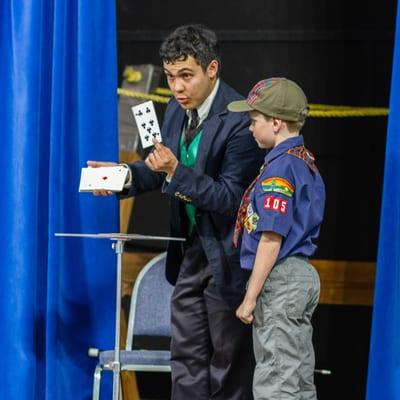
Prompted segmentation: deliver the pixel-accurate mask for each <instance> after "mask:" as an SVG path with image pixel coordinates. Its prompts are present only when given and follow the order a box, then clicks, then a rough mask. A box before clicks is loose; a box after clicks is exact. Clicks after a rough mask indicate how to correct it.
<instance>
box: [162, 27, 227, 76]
mask: <svg viewBox="0 0 400 400" xmlns="http://www.w3.org/2000/svg"><path fill="white" fill-rule="evenodd" d="M159 54H160V57H161V60H162V61H163V62H165V63H167V64H169V63H173V62H175V61H178V60H186V59H187V58H188V57H189V56H192V57H193V58H194V59H195V60H196V61H197V63H198V64H199V65H200V66H201V68H202V69H203V70H204V71H205V70H206V69H207V67H208V65H209V64H210V62H211V61H212V60H217V61H218V64H219V66H221V59H220V53H219V45H218V39H217V35H216V34H215V33H214V32H213V31H212V30H210V29H208V28H206V27H205V26H203V25H200V24H192V25H183V26H180V27H179V28H177V29H175V30H174V31H173V32H172V33H171V34H170V35H169V36H168V37H167V38H166V39H165V40H164V42H163V43H162V44H161V47H160V51H159Z"/></svg>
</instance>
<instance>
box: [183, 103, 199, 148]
mask: <svg viewBox="0 0 400 400" xmlns="http://www.w3.org/2000/svg"><path fill="white" fill-rule="evenodd" d="M189 118H190V119H189V121H188V123H187V124H186V127H185V143H186V146H189V145H190V143H191V142H192V140H193V139H194V138H195V136H196V135H197V125H198V124H199V113H198V112H197V109H196V108H194V109H193V110H189Z"/></svg>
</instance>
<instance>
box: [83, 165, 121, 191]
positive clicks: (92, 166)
mask: <svg viewBox="0 0 400 400" xmlns="http://www.w3.org/2000/svg"><path fill="white" fill-rule="evenodd" d="M86 164H87V166H88V167H91V168H99V167H115V166H116V165H118V163H116V162H110V161H91V160H89V161H86ZM92 193H93V196H111V195H112V194H113V192H112V191H111V190H93V192H92Z"/></svg>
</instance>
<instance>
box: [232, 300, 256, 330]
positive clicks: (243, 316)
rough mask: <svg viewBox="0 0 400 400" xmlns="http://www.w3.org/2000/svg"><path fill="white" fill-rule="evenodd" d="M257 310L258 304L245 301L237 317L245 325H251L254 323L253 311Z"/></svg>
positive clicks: (239, 308) (237, 311)
mask: <svg viewBox="0 0 400 400" xmlns="http://www.w3.org/2000/svg"><path fill="white" fill-rule="evenodd" d="M255 308H256V302H255V301H252V300H248V299H244V300H243V302H242V304H241V305H240V306H239V307H238V309H237V310H236V316H237V317H238V318H239V319H240V320H241V321H242V322H243V323H244V324H251V323H252V322H253V318H254V317H253V311H254V309H255Z"/></svg>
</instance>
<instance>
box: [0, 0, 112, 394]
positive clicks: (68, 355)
mask: <svg viewBox="0 0 400 400" xmlns="http://www.w3.org/2000/svg"><path fill="white" fill-rule="evenodd" d="M116 76H117V72H116V28H115V1H114V0H102V1H100V2H99V1H98V0H85V1H79V0H35V1H34V0H24V1H20V0H8V1H2V2H0V130H1V135H0V137H1V145H0V154H1V155H0V171H1V177H0V181H1V188H2V196H1V198H0V240H1V254H0V316H1V323H0V345H1V355H2V357H1V363H0V376H1V384H0V398H1V399H7V400H14V399H15V400H22V399H23V400H26V399H88V398H90V394H91V386H92V373H93V369H94V365H95V361H94V360H93V359H90V358H89V357H88V356H87V349H88V347H91V346H94V347H98V348H112V346H113V342H114V336H113V335H114V333H113V332H114V306H115V262H116V261H115V254H114V252H113V251H112V249H111V244H110V243H109V242H107V241H97V240H90V239H83V240H81V239H62V238H55V237H54V233H55V232H91V233H92V232H110V231H113V232H115V231H117V230H118V204H117V201H116V200H115V199H112V198H107V199H104V198H101V199H99V198H95V197H93V196H91V195H89V194H79V193H78V186H79V177H80V168H81V167H83V166H85V164H86V160H88V159H98V160H103V159H104V160H116V159H117V158H118V147H117V98H116V87H117V82H116ZM108 386H110V385H108ZM106 392H107V390H106ZM108 392H110V390H109V388H108Z"/></svg>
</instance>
